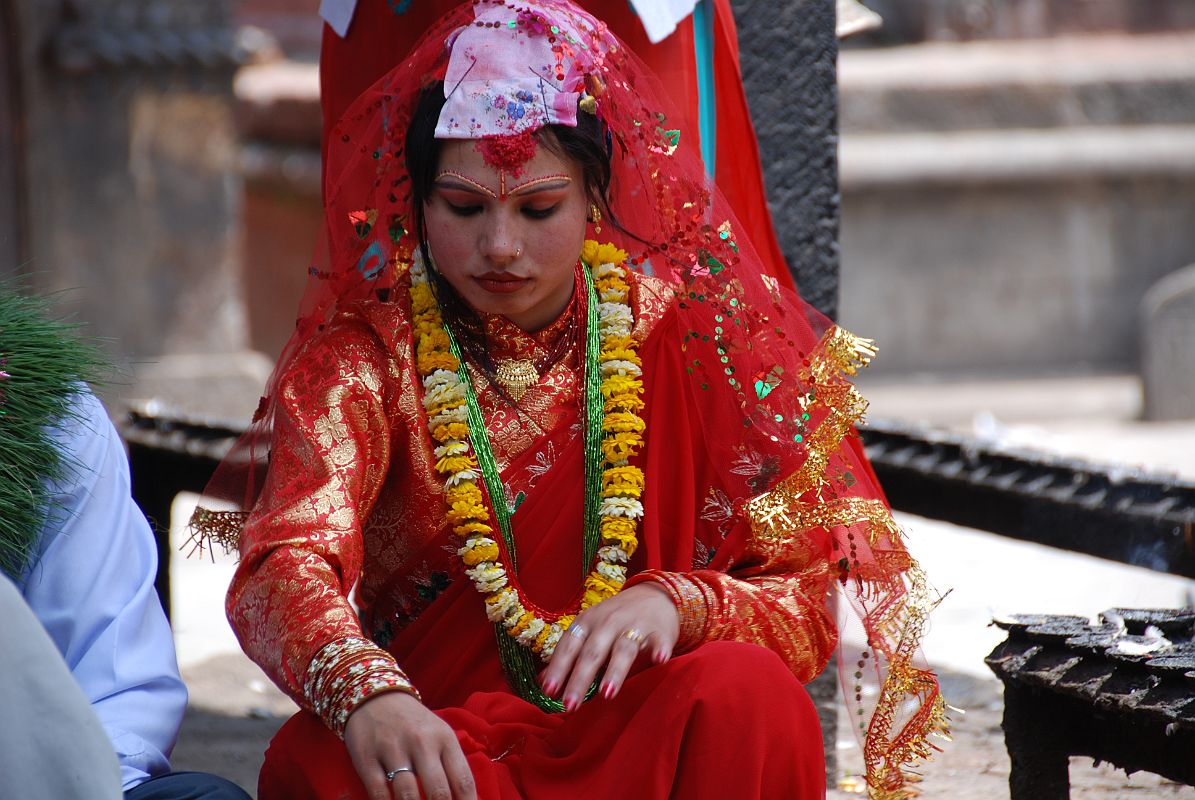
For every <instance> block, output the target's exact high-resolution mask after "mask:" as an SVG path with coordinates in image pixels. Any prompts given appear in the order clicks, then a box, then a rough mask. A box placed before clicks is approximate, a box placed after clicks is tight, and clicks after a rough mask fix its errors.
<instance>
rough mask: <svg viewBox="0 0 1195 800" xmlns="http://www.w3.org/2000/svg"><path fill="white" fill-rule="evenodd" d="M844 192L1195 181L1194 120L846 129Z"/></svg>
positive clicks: (842, 173) (842, 169) (842, 171)
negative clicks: (894, 130) (989, 128)
mask: <svg viewBox="0 0 1195 800" xmlns="http://www.w3.org/2000/svg"><path fill="white" fill-rule="evenodd" d="M840 176H841V181H842V188H843V191H844V192H849V191H852V190H859V189H868V188H881V187H891V188H901V187H905V188H908V187H913V186H916V187H918V188H919V189H927V188H930V187H952V188H955V189H958V188H961V187H968V186H970V187H974V186H982V185H991V184H1022V185H1023V184H1030V185H1032V184H1039V183H1049V184H1060V183H1072V182H1076V181H1091V180H1094V181H1107V180H1142V179H1169V180H1186V181H1195V124H1191V125H1142V126H1100V127H1076V128H1049V129H1040V128H1039V129H1016V130H995V131H956V132H938V131H935V132H929V133H924V132H923V133H897V134H881V133H851V134H844V135H843V136H842V147H841V154H840Z"/></svg>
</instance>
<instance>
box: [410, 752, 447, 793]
mask: <svg viewBox="0 0 1195 800" xmlns="http://www.w3.org/2000/svg"><path fill="white" fill-rule="evenodd" d="M415 774H416V775H418V776H419V786H420V788H422V789H423V796H424V798H426V800H451V798H452V789H451V788H449V786H448V776H447V775H445V774H444V764H443V762H442V761H441V758H440V753H439V751H430V752H423V751H420V752H419V753H418V754H417V755H416V756H415Z"/></svg>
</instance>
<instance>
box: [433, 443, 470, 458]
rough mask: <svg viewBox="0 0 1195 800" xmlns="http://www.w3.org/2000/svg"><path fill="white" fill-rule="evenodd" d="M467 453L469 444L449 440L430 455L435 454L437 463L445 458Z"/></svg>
mask: <svg viewBox="0 0 1195 800" xmlns="http://www.w3.org/2000/svg"><path fill="white" fill-rule="evenodd" d="M468 452H469V443H468V442H466V441H462V440H460V439H449V440H448V441H447V442H445V443H444V444H442V445H440V446H439V447H437V448H436V449H435V450H433V451H432V453H434V454H435V456H436V460H437V461H438V460H440V459H441V458H444V457H445V456H463V455H465V454H466V453H468Z"/></svg>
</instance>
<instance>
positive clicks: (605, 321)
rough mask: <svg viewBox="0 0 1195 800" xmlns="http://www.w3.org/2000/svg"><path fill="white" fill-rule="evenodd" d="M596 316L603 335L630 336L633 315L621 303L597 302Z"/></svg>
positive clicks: (633, 320) (632, 326) (633, 321)
mask: <svg viewBox="0 0 1195 800" xmlns="http://www.w3.org/2000/svg"><path fill="white" fill-rule="evenodd" d="M598 318H599V325H600V326H601V333H602V336H603V337H607V336H630V335H631V330H632V329H633V328H634V326H635V315H634V314H632V313H631V309H629V308H627V307H626V306H625V305H624V304H622V303H599V304H598Z"/></svg>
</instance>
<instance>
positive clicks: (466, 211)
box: [444, 201, 481, 217]
mask: <svg viewBox="0 0 1195 800" xmlns="http://www.w3.org/2000/svg"><path fill="white" fill-rule="evenodd" d="M444 202H445V204H446V205H447V206H448V210H449V211H451V212H452V213H453V214H456V215H457V216H458V217H471V216H473V215H474V214H480V213H481V206H479V205H476V206H458V205H457V204H456V203H449V202H448V201H444Z"/></svg>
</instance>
